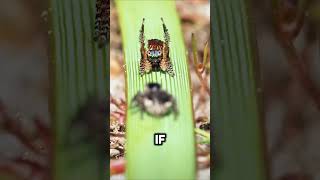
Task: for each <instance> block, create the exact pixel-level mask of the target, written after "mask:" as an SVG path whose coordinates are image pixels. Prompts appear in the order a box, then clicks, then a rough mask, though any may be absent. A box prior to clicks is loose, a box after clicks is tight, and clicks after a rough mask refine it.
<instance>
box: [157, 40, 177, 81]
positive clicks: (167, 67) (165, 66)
mask: <svg viewBox="0 0 320 180" xmlns="http://www.w3.org/2000/svg"><path fill="white" fill-rule="evenodd" d="M160 69H161V70H162V71H165V72H167V73H168V74H169V75H170V76H172V77H173V76H174V71H173V67H172V63H171V61H170V57H169V47H168V46H167V45H166V44H164V46H163V58H162V59H161V61H160Z"/></svg>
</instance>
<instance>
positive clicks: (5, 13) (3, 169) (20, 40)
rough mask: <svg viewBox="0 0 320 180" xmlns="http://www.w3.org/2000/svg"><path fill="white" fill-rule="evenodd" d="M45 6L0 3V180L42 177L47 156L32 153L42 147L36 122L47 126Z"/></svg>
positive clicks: (31, 1) (15, 0)
mask: <svg viewBox="0 0 320 180" xmlns="http://www.w3.org/2000/svg"><path fill="white" fill-rule="evenodd" d="M47 3H48V2H47V1H40V0H10V1H8V0H1V1H0V4H1V6H0V82H1V85H0V177H1V178H4V177H5V176H4V174H7V175H9V177H16V178H17V179H21V178H22V177H25V178H28V177H33V178H34V179H42V178H44V177H46V175H44V174H46V173H47V171H46V170H47V168H48V158H47V157H46V156H47V153H46V152H44V151H43V152H41V153H39V154H36V153H34V152H33V151H32V150H31V149H32V148H34V147H39V149H41V147H43V143H44V142H43V139H41V138H40V137H39V136H38V135H39V134H38V133H39V132H38V130H37V128H36V127H37V125H35V124H36V123H35V122H36V121H38V120H40V121H41V123H40V124H42V125H44V126H46V127H47V126H48V125H49V111H48V90H49V89H48V88H49V79H48V62H49V61H48V57H47V46H48V35H47V34H48V30H47V21H48V17H47V15H48V9H47ZM47 150H48V149H46V150H45V151H47ZM33 165H34V166H33ZM38 165H39V166H38ZM42 168H43V169H42ZM39 169H41V170H39ZM42 170H44V171H42ZM42 172H44V173H42ZM18 174H19V175H18ZM1 178H0V179H1Z"/></svg>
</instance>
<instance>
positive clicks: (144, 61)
mask: <svg viewBox="0 0 320 180" xmlns="http://www.w3.org/2000/svg"><path fill="white" fill-rule="evenodd" d="M139 40H140V54H141V60H140V69H139V73H140V75H141V76H142V75H144V74H145V73H148V72H150V71H151V68H152V66H151V63H150V62H149V61H148V57H147V51H146V49H145V47H144V46H145V44H144V18H143V19H142V25H141V29H140V36H139Z"/></svg>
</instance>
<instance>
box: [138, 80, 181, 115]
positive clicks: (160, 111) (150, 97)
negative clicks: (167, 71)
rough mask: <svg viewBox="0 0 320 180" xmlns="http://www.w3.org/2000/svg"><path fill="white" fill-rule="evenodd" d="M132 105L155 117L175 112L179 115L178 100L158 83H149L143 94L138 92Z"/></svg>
mask: <svg viewBox="0 0 320 180" xmlns="http://www.w3.org/2000/svg"><path fill="white" fill-rule="evenodd" d="M132 105H134V106H137V107H139V108H140V109H141V110H142V111H145V112H147V113H149V114H151V115H153V116H158V117H160V116H164V115H167V114H168V113H170V112H171V111H173V112H174V113H175V116H176V115H177V114H178V110H177V104H176V100H175V99H174V98H173V97H172V95H171V94H169V93H167V92H166V91H164V90H162V89H161V86H160V84H158V83H148V84H147V85H146V87H145V90H144V91H143V92H138V93H137V94H136V95H135V96H134V97H133V100H132Z"/></svg>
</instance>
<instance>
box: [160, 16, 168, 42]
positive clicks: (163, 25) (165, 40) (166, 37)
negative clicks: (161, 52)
mask: <svg viewBox="0 0 320 180" xmlns="http://www.w3.org/2000/svg"><path fill="white" fill-rule="evenodd" d="M161 21H162V27H163V33H164V42H165V43H166V44H167V46H168V47H169V42H170V35H169V32H168V29H167V26H166V25H165V24H164V21H163V18H161Z"/></svg>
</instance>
